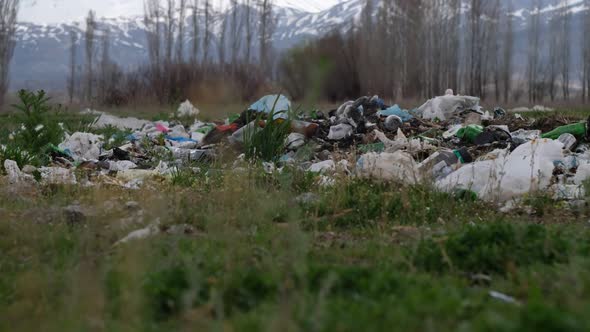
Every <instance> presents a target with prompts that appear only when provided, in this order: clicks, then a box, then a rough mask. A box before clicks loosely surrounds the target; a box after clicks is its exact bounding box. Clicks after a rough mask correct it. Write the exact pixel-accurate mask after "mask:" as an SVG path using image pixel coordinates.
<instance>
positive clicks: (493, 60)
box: [482, 0, 502, 101]
mask: <svg viewBox="0 0 590 332" xmlns="http://www.w3.org/2000/svg"><path fill="white" fill-rule="evenodd" d="M488 1H489V2H491V7H490V8H489V11H488V14H487V15H486V16H488V18H489V20H488V26H489V31H488V33H487V38H486V40H487V49H486V53H485V54H486V59H487V60H486V61H487V63H488V69H487V72H486V73H485V75H484V80H483V81H484V93H485V86H487V85H488V81H489V79H488V78H489V76H491V80H492V83H493V84H494V97H495V99H496V101H499V100H500V93H501V90H500V47H501V45H500V42H501V38H500V16H501V8H502V6H501V4H500V0H494V1H490V0H488ZM484 70H485V69H484ZM482 97H485V94H484V96H482Z"/></svg>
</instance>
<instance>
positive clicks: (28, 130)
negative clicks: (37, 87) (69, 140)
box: [13, 90, 64, 155]
mask: <svg viewBox="0 0 590 332" xmlns="http://www.w3.org/2000/svg"><path fill="white" fill-rule="evenodd" d="M18 96H19V99H20V103H19V104H16V105H13V107H14V108H15V109H17V110H18V111H20V112H19V113H18V114H17V116H16V119H17V121H18V122H19V123H22V126H21V128H20V129H19V130H17V131H16V132H15V134H14V142H15V144H17V145H18V146H19V147H20V148H22V149H23V150H24V151H27V152H29V153H30V154H32V155H38V154H41V153H43V151H44V150H45V149H46V148H47V146H48V145H50V144H53V145H58V144H59V143H61V141H62V139H63V136H64V130H63V129H62V127H61V126H60V123H59V120H58V114H57V113H56V112H55V110H54V108H53V107H52V106H50V105H49V101H50V98H49V97H47V96H46V94H45V91H42V90H41V91H38V92H30V91H26V90H21V91H19V93H18Z"/></svg>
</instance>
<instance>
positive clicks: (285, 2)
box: [11, 0, 589, 91]
mask: <svg viewBox="0 0 590 332" xmlns="http://www.w3.org/2000/svg"><path fill="white" fill-rule="evenodd" d="M31 1H36V0H31ZM43 1H45V0H43ZM47 1H49V0H47ZM320 1H324V0H305V1H303V2H300V1H299V0H297V1H296V0H281V1H280V2H278V3H277V5H276V6H275V11H274V15H275V18H276V27H275V31H274V35H273V45H274V47H275V48H276V49H277V50H279V51H281V50H285V49H288V48H290V47H292V46H294V45H297V44H299V43H301V42H303V41H305V40H308V39H310V38H315V37H318V36H321V35H322V34H324V33H326V32H328V31H331V30H333V29H335V28H344V27H349V26H351V25H352V23H353V22H355V21H357V20H358V19H359V17H360V14H361V11H362V7H363V3H364V1H365V0H345V1H340V2H338V3H336V4H335V5H333V6H330V7H329V8H327V9H324V10H319V11H318V10H317V8H321V7H322V6H321V5H317V4H318V3H319V2H320ZM331 1H332V2H334V1H336V0H331ZM376 1H379V0H376ZM386 1H387V0H386ZM508 1H509V0H502V2H503V4H504V5H506V3H507V2H508ZM532 1H533V0H512V7H513V10H514V11H513V16H514V17H515V20H517V22H516V24H515V33H516V36H515V40H516V42H515V44H516V45H517V47H516V52H517V55H516V57H517V59H520V60H517V62H518V61H524V54H526V52H527V50H526V45H527V43H526V22H527V20H528V17H529V15H530V10H529V8H530V7H531V2H532ZM545 3H546V5H545V6H544V7H543V9H542V10H541V13H542V15H543V17H544V18H545V19H544V20H542V21H543V22H545V29H547V24H546V23H547V21H548V18H549V17H551V15H553V14H554V13H555V11H556V9H557V8H558V3H560V0H551V1H549V0H546V1H545ZM32 5H34V3H32ZM323 6H324V7H325V5H323ZM466 6H467V5H464V11H465V10H467V9H468V7H466ZM568 10H570V12H571V13H572V15H573V20H572V30H571V31H572V34H573V36H572V40H576V39H575V38H581V35H580V33H581V32H580V31H581V28H580V27H581V19H580V18H581V17H582V14H583V13H585V12H586V10H589V8H585V7H584V6H583V0H570V1H569V9H568ZM228 15H230V12H229V11H227V10H226V11H224V10H220V11H218V12H216V13H215V15H214V16H215V17H214V20H215V22H216V23H215V27H214V31H215V32H216V33H214V35H216V36H217V35H219V31H220V29H221V28H220V26H221V24H220V22H222V21H223V19H224V18H225V17H227V16H228ZM203 21H204V20H203V19H202V18H201V19H199V22H201V23H202V22H203ZM189 28H190V27H189ZM84 29H85V24H84V23H83V21H74V22H69V23H51V24H39V23H34V22H26V17H25V18H23V17H21V22H19V23H18V27H17V47H16V49H15V56H14V58H13V62H12V66H11V87H12V88H13V89H20V88H30V89H39V88H43V89H47V90H54V91H55V90H62V89H63V88H64V86H65V81H66V77H67V74H68V63H69V49H70V44H71V42H70V33H71V32H72V31H73V32H75V33H76V34H77V36H78V38H77V47H78V57H77V63H78V64H79V65H80V64H82V63H83V51H84V42H85V41H84ZM99 30H100V31H106V30H108V31H109V34H110V40H111V42H110V54H111V58H112V59H113V60H114V61H116V62H117V63H118V64H119V65H120V66H121V67H123V68H126V69H131V68H133V67H134V66H138V65H140V64H142V63H145V62H146V61H147V51H146V28H145V25H144V22H143V17H142V15H140V14H134V15H129V16H118V17H115V18H103V19H101V20H100V21H99ZM201 31H203V28H202V27H201ZM186 43H187V44H188V43H190V41H188V40H187V41H186ZM213 43H214V44H215V43H217V38H216V37H214V40H213ZM573 44H574V45H575V46H574V50H573V52H572V53H573V54H574V62H576V61H579V56H578V55H577V53H581V51H579V50H578V48H579V43H573ZM187 48H188V46H187ZM213 49H216V48H215V47H213Z"/></svg>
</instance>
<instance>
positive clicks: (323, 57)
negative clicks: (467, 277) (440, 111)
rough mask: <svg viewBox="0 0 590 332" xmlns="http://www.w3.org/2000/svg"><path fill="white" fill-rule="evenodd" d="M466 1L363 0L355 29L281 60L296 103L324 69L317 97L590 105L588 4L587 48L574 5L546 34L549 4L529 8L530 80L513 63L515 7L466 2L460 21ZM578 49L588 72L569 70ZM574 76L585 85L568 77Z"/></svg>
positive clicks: (589, 22)
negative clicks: (445, 96) (449, 96)
mask: <svg viewBox="0 0 590 332" xmlns="http://www.w3.org/2000/svg"><path fill="white" fill-rule="evenodd" d="M462 3H463V4H465V1H461V0H388V1H384V2H382V5H381V6H380V7H378V8H375V7H374V6H375V2H374V1H372V0H366V1H365V4H364V8H363V12H362V14H361V19H360V22H359V23H358V24H357V25H356V26H353V27H352V28H351V29H349V30H348V31H346V32H344V33H343V32H342V30H341V29H337V30H334V31H333V32H332V33H331V34H328V35H327V36H325V37H323V38H321V39H319V40H316V41H312V42H310V43H308V44H307V45H305V46H304V47H300V48H297V49H295V50H293V51H291V52H289V54H288V55H287V56H286V57H284V58H283V60H282V62H281V66H280V68H281V76H280V77H281V81H282V82H283V84H284V86H285V87H287V90H288V91H289V93H291V94H292V95H294V96H297V97H299V98H303V97H305V95H306V94H308V93H309V92H310V91H309V90H307V89H306V87H307V86H308V82H309V81H310V80H311V79H313V76H314V72H317V70H318V68H321V69H323V70H324V72H323V75H322V77H324V78H325V81H324V82H323V83H322V84H321V93H320V94H321V95H322V96H323V97H325V98H336V99H340V98H343V97H350V96H355V95H364V94H380V95H384V96H388V97H392V98H394V99H397V98H408V99H416V98H418V99H424V98H428V97H432V96H434V95H437V94H440V93H441V92H442V91H445V89H446V88H452V89H454V90H455V91H458V92H461V93H463V94H470V95H474V96H480V97H482V98H483V99H486V98H489V99H494V100H495V101H502V102H508V101H510V100H516V101H518V100H523V99H526V98H528V101H529V102H531V103H534V102H541V101H547V100H551V101H556V100H558V99H559V100H566V101H567V100H570V99H573V98H581V99H582V100H584V101H585V100H587V99H588V97H589V96H590V38H589V37H588V36H590V0H584V4H583V5H584V7H585V8H587V9H588V10H586V11H585V13H584V14H583V15H584V17H583V29H584V31H583V33H582V34H581V36H582V37H581V40H576V39H573V38H571V36H572V14H571V13H572V9H573V7H571V6H570V5H571V4H572V3H571V2H570V1H568V0H562V1H560V3H559V6H558V7H557V9H556V11H555V12H554V13H553V15H552V16H551V18H550V22H549V29H548V30H546V29H545V30H544V29H542V27H543V24H544V22H542V21H541V20H542V12H541V11H540V10H541V9H542V8H545V6H546V5H548V4H549V3H547V2H546V1H542V0H533V3H532V7H531V8H530V14H531V15H530V17H529V18H528V20H527V22H526V24H527V32H528V33H527V37H528V43H529V45H527V46H528V54H527V57H526V58H527V59H526V63H527V68H526V73H525V71H524V70H523V69H522V68H520V67H519V68H517V67H516V64H515V56H516V55H515V24H516V23H517V22H519V21H518V19H519V18H518V17H515V16H514V9H513V6H512V4H511V1H500V0H469V1H468V4H469V7H468V8H469V10H468V12H463V13H462V12H461V10H462V8H465V7H462ZM577 5H579V4H577ZM375 12H377V15H376V16H375V15H374V13H375ZM577 43H581V45H582V50H583V54H582V55H581V56H582V66H581V68H572V60H573V57H572V56H573V54H572V49H573V45H574V44H577ZM322 63H323V64H324V65H323V66H318V64H322ZM515 73H521V74H526V75H523V76H522V77H520V76H519V75H515ZM571 73H579V77H574V78H572V77H571ZM574 82H575V83H576V84H575V86H576V91H575V94H574V93H573V89H572V86H574ZM578 82H581V85H580V84H577V83H578ZM316 93H317V92H316Z"/></svg>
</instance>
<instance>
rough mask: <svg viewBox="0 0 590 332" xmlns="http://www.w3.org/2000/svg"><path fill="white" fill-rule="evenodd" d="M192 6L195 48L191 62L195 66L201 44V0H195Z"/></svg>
mask: <svg viewBox="0 0 590 332" xmlns="http://www.w3.org/2000/svg"><path fill="white" fill-rule="evenodd" d="M192 7H193V8H192V15H191V19H192V25H193V49H192V52H191V63H192V65H193V66H196V65H197V63H198V58H199V44H200V42H201V39H200V31H199V0H193V6H192Z"/></svg>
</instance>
